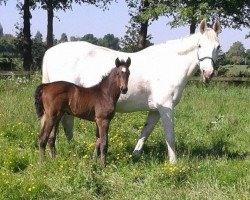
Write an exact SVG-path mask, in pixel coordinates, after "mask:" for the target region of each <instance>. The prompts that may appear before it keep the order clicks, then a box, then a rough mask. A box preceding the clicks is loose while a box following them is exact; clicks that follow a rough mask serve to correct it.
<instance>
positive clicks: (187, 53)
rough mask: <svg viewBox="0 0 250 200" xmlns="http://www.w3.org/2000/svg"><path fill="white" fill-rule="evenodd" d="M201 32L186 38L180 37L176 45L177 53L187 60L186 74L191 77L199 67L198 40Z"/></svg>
mask: <svg viewBox="0 0 250 200" xmlns="http://www.w3.org/2000/svg"><path fill="white" fill-rule="evenodd" d="M199 34H200V33H196V34H193V35H190V36H187V37H185V38H182V39H179V40H178V41H176V42H177V44H178V45H177V44H176V45H175V46H176V49H175V50H176V53H177V54H178V56H180V58H183V60H185V62H184V63H187V66H186V69H184V70H186V76H187V78H189V77H190V76H192V75H193V73H195V72H196V71H197V69H198V65H197V64H198V56H197V51H198V42H199Z"/></svg>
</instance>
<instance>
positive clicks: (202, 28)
mask: <svg viewBox="0 0 250 200" xmlns="http://www.w3.org/2000/svg"><path fill="white" fill-rule="evenodd" d="M206 29H207V22H206V20H205V19H203V20H202V21H201V23H200V32H201V33H202V34H203V33H204V32H205V30H206Z"/></svg>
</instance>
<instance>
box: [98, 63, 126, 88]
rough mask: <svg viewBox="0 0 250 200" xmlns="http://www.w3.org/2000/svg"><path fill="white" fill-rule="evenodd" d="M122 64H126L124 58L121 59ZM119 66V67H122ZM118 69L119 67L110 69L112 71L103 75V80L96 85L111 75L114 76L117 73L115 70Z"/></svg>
mask: <svg viewBox="0 0 250 200" xmlns="http://www.w3.org/2000/svg"><path fill="white" fill-rule="evenodd" d="M120 63H121V64H120V66H125V64H126V62H125V61H124V60H123V59H122V60H121V61H120ZM120 66H119V67H120ZM116 70H117V67H114V68H112V69H111V70H110V72H108V73H107V74H106V75H104V76H102V79H101V81H100V82H99V83H98V84H97V85H96V86H100V85H101V84H102V83H103V82H105V81H106V80H107V79H108V78H109V77H110V76H114V75H115V72H116Z"/></svg>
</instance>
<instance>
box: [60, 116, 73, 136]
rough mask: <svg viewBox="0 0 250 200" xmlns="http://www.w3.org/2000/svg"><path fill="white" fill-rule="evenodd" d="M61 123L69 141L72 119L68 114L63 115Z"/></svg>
mask: <svg viewBox="0 0 250 200" xmlns="http://www.w3.org/2000/svg"><path fill="white" fill-rule="evenodd" d="M61 121H62V125H63V128H64V132H65V135H66V137H67V139H68V141H71V140H72V138H73V126H74V117H73V116H71V115H68V114H64V115H63V117H62V119H61Z"/></svg>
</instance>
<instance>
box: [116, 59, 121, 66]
mask: <svg viewBox="0 0 250 200" xmlns="http://www.w3.org/2000/svg"><path fill="white" fill-rule="evenodd" d="M120 65H121V61H120V60H119V58H116V59H115V66H116V67H120Z"/></svg>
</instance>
